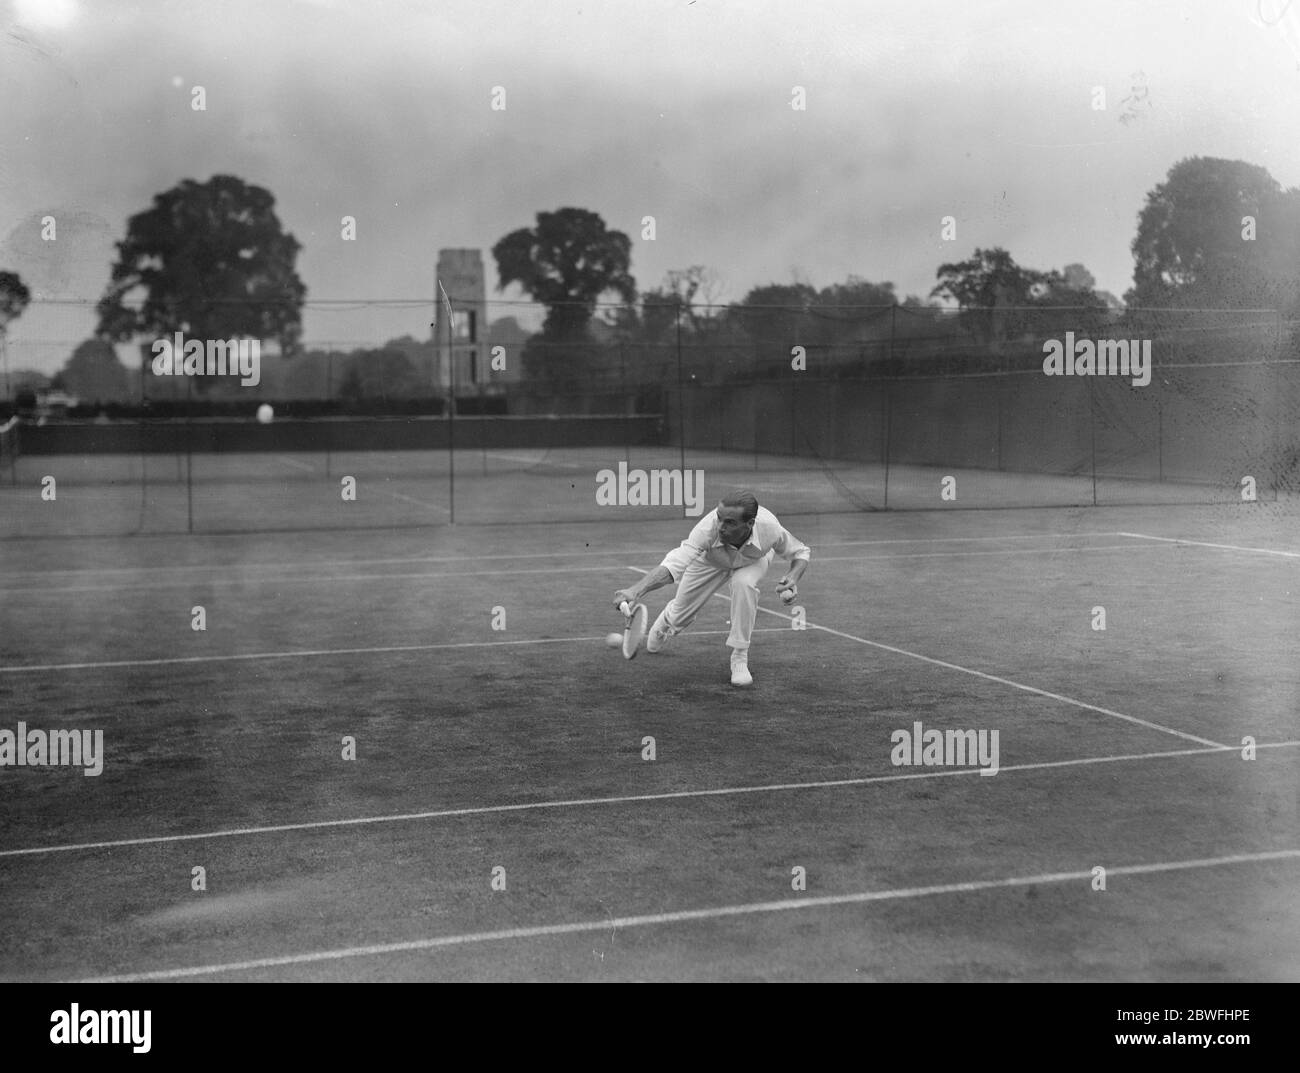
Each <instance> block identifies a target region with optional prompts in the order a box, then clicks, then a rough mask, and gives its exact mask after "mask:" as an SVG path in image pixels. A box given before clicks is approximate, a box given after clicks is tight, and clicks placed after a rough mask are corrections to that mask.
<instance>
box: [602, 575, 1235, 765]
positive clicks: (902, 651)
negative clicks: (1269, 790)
mask: <svg viewBox="0 0 1300 1073" xmlns="http://www.w3.org/2000/svg"><path fill="white" fill-rule="evenodd" d="M628 569H629V570H631V571H633V572H634V573H637V574H645V573H647V571H645V570H639V569H637V568H636V567H635V566H629V567H628ZM713 597H714V599H717V600H729V599H730V598H729V597H727V596H724V595H722V593H720V592H715V593H714V594H713ZM758 610H760V611H762V612H764V613H765V614H768V615H773V616H775V617H776V618H779V619H782V620H783V621H785V622H790V621H792V616H790V615H783V614H781V613H780V612H779V611H772V610H769V609H768V608H766V607H759V609H758ZM805 623H806V627H807V629H810V630H821V631H822V632H823V633H829V634H833V635H834V636H836V637H843V638H844V639H845V640H848V641H857V642H858V644H861V645H870V646H871V647H872V648H879V649H881V650H882V651H884V652H893V653H895V654H897V655H900V656H907V657H908V658H909V659H919V660H921V661H922V662H923V663H929V664H932V665H934V666H935V667H944V668H946V669H947V670H950V671H960V672H961V673H962V674H969V675H973V676H974V677H976V678H983V679H984V680H985V681H988V682H997V683H999V684H1000V685H1006V686H1011V687H1012V688H1013V689H1019V690H1023V691H1024V692H1026V693H1033V694H1035V695H1036V696H1040V697H1048V698H1050V699H1051V700H1059V701H1061V702H1063V703H1065V704H1072V705H1074V707H1076V708H1084V709H1086V710H1087V711H1090V712H1100V713H1101V714H1102V715H1110V716H1114V717H1115V718H1116V719H1123V720H1125V721H1126V722H1129V723H1134V724H1136V725H1137V726H1142V727H1146V728H1147V729H1149V730H1159V731H1161V732H1163V733H1165V734H1172V735H1174V737H1176V738H1182V739H1183V740H1184V741H1194V742H1196V743H1197V744H1198V745H1213V746H1214V747H1215V748H1216V749H1229V748H1231V746H1229V745H1222V744H1220V743H1219V742H1217V741H1210V739H1209V738H1201V737H1197V736H1196V735H1195V734H1187V733H1185V732H1183V731H1181V730H1175V729H1174V728H1173V727H1167V726H1163V725H1161V724H1160V723H1152V722H1151V721H1149V720H1147V719H1139V718H1138V717H1137V716H1135V715H1125V714H1124V713H1123V712H1117V711H1115V710H1114V709H1112V708H1102V707H1099V706H1098V705H1096V704H1088V703H1087V702H1086V701H1082V700H1075V699H1074V698H1073V697H1067V696H1064V695H1063V694H1061V693H1051V692H1049V691H1048V690H1046V689H1039V688H1038V687H1037V686H1027V685H1025V684H1024V683H1023V682H1013V681H1012V680H1011V679H1010V678H1001V677H999V676H998V675H996V674H986V673H985V672H984V671H977V670H973V669H972V668H970V667H962V666H961V665H960V664H957V663H949V662H947V661H946V660H942V659H935V658H934V657H933V656H923V655H921V653H919V652H909V651H908V650H907V649H906V648H895V647H894V646H893V645H886V644H881V643H880V642H879V641H869V640H867V639H866V638H865V637H855V636H854V635H853V634H851V633H844V632H843V631H841V630H833V629H831V628H830V627H829V626H818V625H816V624H815V623H813V622H808V621H807V620H805Z"/></svg>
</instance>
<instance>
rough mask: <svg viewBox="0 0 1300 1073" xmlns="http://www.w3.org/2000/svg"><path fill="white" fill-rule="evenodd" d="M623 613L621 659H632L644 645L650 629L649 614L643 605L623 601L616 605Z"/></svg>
mask: <svg viewBox="0 0 1300 1073" xmlns="http://www.w3.org/2000/svg"><path fill="white" fill-rule="evenodd" d="M618 609H619V610H620V611H622V612H623V618H624V622H625V624H624V626H623V658H624V659H633V658H635V656H636V654H637V653H638V652H640V651H641V646H642V645H643V644H645V635H646V631H647V630H649V628H650V612H649V611H647V610H646V606H645V604H641V603H632V602H629V601H627V600H624V601H623V602H622V603H620V604H619V605H618Z"/></svg>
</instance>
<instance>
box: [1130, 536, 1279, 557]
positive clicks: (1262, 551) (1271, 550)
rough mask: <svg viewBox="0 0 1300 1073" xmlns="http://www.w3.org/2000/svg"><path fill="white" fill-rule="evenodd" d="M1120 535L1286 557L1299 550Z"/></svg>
mask: <svg viewBox="0 0 1300 1073" xmlns="http://www.w3.org/2000/svg"><path fill="white" fill-rule="evenodd" d="M1119 535H1120V536H1127V537H1137V538H1139V539H1141V540H1160V541H1164V542H1165V543H1167V544H1190V545H1192V546H1194V547H1197V548H1222V549H1223V550H1224V551H1250V552H1255V553H1256V554H1258V555H1280V556H1282V557H1283V558H1286V559H1300V551H1278V550H1277V549H1275V548H1247V547H1244V546H1242V545H1241V544H1210V543H1208V542H1207V541H1204V540H1180V539H1177V538H1175V537H1162V536H1149V535H1147V534H1146V533H1120V534H1119Z"/></svg>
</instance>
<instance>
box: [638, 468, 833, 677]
mask: <svg viewBox="0 0 1300 1073" xmlns="http://www.w3.org/2000/svg"><path fill="white" fill-rule="evenodd" d="M811 556H812V552H811V551H810V550H809V548H808V545H806V544H804V543H803V542H802V541H800V540H799V539H798V538H797V537H795V536H793V535H792V534H790V533H789V532H787V531H786V529H785V528H784V527H783V526H782V525H781V523H780V521H778V520H777V517H776V515H775V514H773V513H772V512H771V511H770V510H768V509H767V508H766V507H760V506H759V505H758V500H757V499H756V498H755V496H754V493H753V492H746V491H738V492H732V493H731V494H729V495H727V496H725V497H724V498H723V499H722V501H721V502H720V503H719V504H718V508H717V510H714V511H710V512H709V513H708V514H706V515H705V516H704V517H703V518H701V519H700V521H699V523H698V524H697V525H696V526H695V528H694V529H692V530H691V535H690V536H688V537H687V538H686V539H685V540H683V541H682V543H681V547H678V548H674V549H673V550H672V551H670V552H669V553H668V554H667V555H666V556H665V557H664V561H663V562H662V563H660V564H659V565H658V566H656V567H655V568H654V569H653V570H651V571H650V572H649V573H648V574H646V575H645V576H644V577H643V578H642V579H641V580H640V581H638V582H637V583H636V584H635V585H633V586H632V587H631V588H627V589H620V590H619V591H618V592H616V593H614V606H615V607H618V605H619V604H621V603H622V602H623V601H624V600H627V601H629V602H631V603H635V602H636V601H637V600H639V599H640V598H641V597H642V596H643V595H645V594H646V593H647V592H651V591H653V590H654V589H658V588H662V587H663V586H664V585H671V584H672V583H673V582H677V595H676V596H674V597H673V598H672V599H671V600H670V601H669V602H668V606H666V607H665V608H664V609H663V610H662V611H661V612H659V617H658V618H657V619H655V621H654V625H653V626H651V627H650V632H649V634H648V635H647V636H646V645H645V647H646V651H647V652H658V651H660V650H661V649H662V648H663V646H664V645H665V644H666V643H667V642H668V639H669V638H670V637H672V636H674V635H675V634H678V633H681V632H682V630H684V629H686V627H687V626H689V625H690V624H691V623H692V622H693V621H695V616H696V615H698V614H699V613H700V611H701V610H702V609H703V608H704V605H705V604H706V603H708V601H709V597H711V596H712V595H713V594H714V593H715V592H717V591H718V590H719V589H721V588H722V586H723V585H726V584H728V583H730V585H731V634H730V635H729V636H728V637H727V645H728V647H729V648H730V649H731V684H732V685H734V686H747V685H752V684H753V681H754V678H753V675H751V674H750V673H749V639H750V637H751V636H752V635H753V632H754V619H755V618H756V617H757V616H758V583H759V582H760V581H762V580H763V576H764V575H765V574H766V573H767V571H768V567H770V566H771V565H772V560H773V559H778V558H779V559H786V560H788V561H789V563H790V572H789V573H788V574H786V575H785V577H783V578H781V580H780V581H778V582H777V583H776V591H777V592H778V593H781V592H785V591H786V590H788V589H792V588H794V586H795V584H796V582H798V580H799V579H800V578H801V577H803V573H804V571H805V570H807V569H808V560H809V559H810V558H811Z"/></svg>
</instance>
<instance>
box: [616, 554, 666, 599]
mask: <svg viewBox="0 0 1300 1073" xmlns="http://www.w3.org/2000/svg"><path fill="white" fill-rule="evenodd" d="M672 583H673V575H672V574H671V573H670V572H669V570H668V567H666V566H663V565H662V564H661V565H659V566H656V567H655V568H654V569H653V570H651V571H650V572H649V573H648V574H646V575H645V576H644V577H642V578H641V580H640V581H638V582H637V583H636V584H635V585H633V586H631V587H630V588H626V589H619V590H618V592H616V593H614V606H615V607H618V605H619V604H621V603H622V602H623V601H624V600H626V601H627V602H628V603H636V601H637V600H639V599H641V597H642V596H644V595H645V594H646V593H647V592H653V591H654V590H655V589H662V588H663V587H664V586H665V585H671V584H672Z"/></svg>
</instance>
